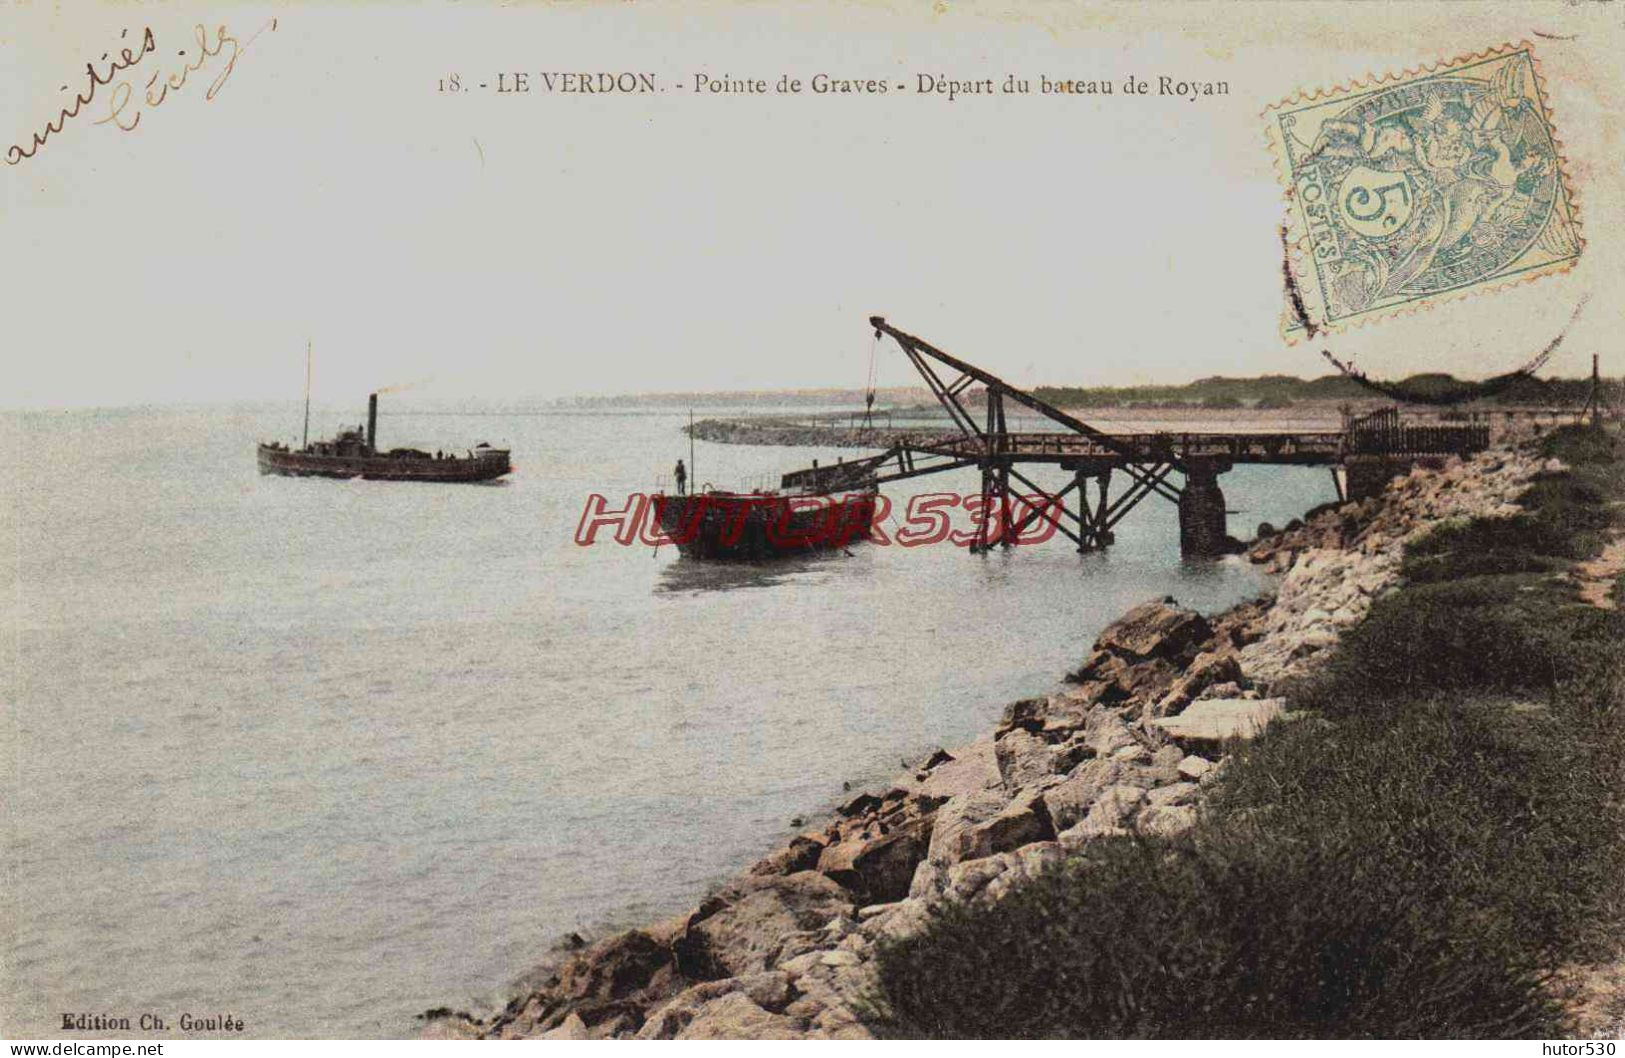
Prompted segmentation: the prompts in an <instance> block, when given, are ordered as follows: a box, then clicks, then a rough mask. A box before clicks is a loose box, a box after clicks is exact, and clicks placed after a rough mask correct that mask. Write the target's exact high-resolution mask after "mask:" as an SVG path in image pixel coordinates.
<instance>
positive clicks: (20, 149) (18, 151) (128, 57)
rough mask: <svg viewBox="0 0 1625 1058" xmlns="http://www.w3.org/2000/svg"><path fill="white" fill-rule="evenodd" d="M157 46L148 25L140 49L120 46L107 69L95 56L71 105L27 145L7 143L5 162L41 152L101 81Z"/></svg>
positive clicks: (92, 96) (92, 95)
mask: <svg viewBox="0 0 1625 1058" xmlns="http://www.w3.org/2000/svg"><path fill="white" fill-rule="evenodd" d="M129 32H130V31H129V30H125V31H124V32H123V33H120V34H119V38H120V39H121V40H122V39H123V38H124V37H126V36H127V35H128V34H129ZM157 47H158V41H157V40H156V39H155V38H154V37H153V35H152V27H151V26H148V27H147V28H146V29H144V30H142V31H141V50H140V51H138V52H135V53H133V54H132V53H131V51H130V49H129V48H121V49H119V57H118V58H116V59H114V60H112V61H111V62H109V63H108V64H107V70H106V72H98V71H97V69H96V63H95V61H94V60H93V61H91V62H87V63H85V74H86V76H88V77H89V79H90V83H89V84H88V85H86V86H85V87H84V88H82V89H80V90H79V92H78V93H77V94H75V95H74V97H73V104H72V105H71V106H66V107H63V108H62V110H61V111H60V112H59V113H58V114H57V116H56V117H54V118H52V119H51V120H50V121H47V122H46V123H45V127H44V128H42V129H40V130H39V131H38V132H36V133H34V135H33V136H32V137H31V138H30V139H29V141H28V144H27V146H24V145H23V144H21V143H13V144H12V145H11V146H10V147H7V148H6V164H7V165H17V164H18V163H19V162H21V161H22V160H23V159H25V158H32V157H34V155H35V154H37V153H39V149H40V148H41V147H43V146H45V143H46V141H47V140H49V139H50V138H51V137H52V136H54V135H56V134H57V133H59V132H61V131H62V129H63V127H64V126H66V125H67V123H68V120H69V119H70V118H76V117H78V116H79V112H80V111H81V110H83V109H84V108H85V107H86V106H87V105H88V104H89V103H90V102H91V101H92V100H93V99H95V98H96V89H98V88H100V87H101V86H102V85H105V84H111V83H112V81H113V75H114V74H116V73H118V72H119V71H120V70H128V69H129V68H130V67H132V66H134V65H135V64H136V63H138V62H140V61H141V60H142V59H143V58H145V57H146V56H147V55H148V54H149V53H150V52H152V51H155V50H156V49H157ZM106 58H107V53H106V52H103V53H102V59H103V60H105V59H106ZM62 90H63V91H64V92H66V91H67V90H68V86H67V85H63V86H62Z"/></svg>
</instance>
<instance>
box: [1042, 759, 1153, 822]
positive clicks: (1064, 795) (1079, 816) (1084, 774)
mask: <svg viewBox="0 0 1625 1058" xmlns="http://www.w3.org/2000/svg"><path fill="white" fill-rule="evenodd" d="M1151 783H1152V773H1151V772H1150V770H1148V769H1146V768H1144V767H1142V766H1140V765H1137V764H1132V763H1128V762H1125V761H1119V760H1110V759H1096V760H1086V761H1084V762H1083V763H1082V764H1080V765H1078V766H1077V767H1076V768H1074V769H1073V770H1072V774H1071V775H1069V776H1067V777H1066V779H1065V780H1063V781H1062V782H1060V783H1058V784H1057V785H1055V786H1052V787H1050V788H1049V789H1047V790H1045V791H1044V806H1045V807H1046V808H1047V809H1048V810H1049V814H1050V821H1051V823H1052V824H1053V825H1054V827H1055V829H1056V830H1057V831H1062V830H1066V829H1068V828H1069V827H1072V826H1074V825H1076V824H1077V823H1079V822H1082V820H1083V818H1084V817H1085V816H1087V815H1088V814H1089V809H1090V808H1091V807H1093V806H1094V803H1095V801H1096V800H1097V799H1098V798H1099V797H1100V795H1101V793H1102V792H1103V791H1104V790H1105V789H1106V788H1107V787H1109V786H1119V785H1122V786H1137V787H1140V788H1141V789H1145V788H1147V787H1149V786H1150V785H1151Z"/></svg>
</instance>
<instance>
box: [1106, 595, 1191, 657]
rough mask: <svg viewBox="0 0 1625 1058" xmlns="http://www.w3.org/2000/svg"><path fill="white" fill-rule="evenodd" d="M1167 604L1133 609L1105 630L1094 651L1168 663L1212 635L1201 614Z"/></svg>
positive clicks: (1152, 604)
mask: <svg viewBox="0 0 1625 1058" xmlns="http://www.w3.org/2000/svg"><path fill="white" fill-rule="evenodd" d="M1170 602H1171V600H1169V601H1164V602H1148V603H1143V604H1141V605H1139V606H1136V607H1135V608H1134V609H1132V610H1130V611H1129V612H1128V613H1126V614H1124V615H1123V616H1122V617H1120V618H1118V619H1117V620H1116V621H1114V622H1112V623H1111V624H1110V625H1107V626H1106V630H1105V631H1103V632H1101V633H1100V638H1099V639H1098V640H1096V641H1095V646H1096V648H1097V649H1101V650H1109V651H1111V652H1112V653H1114V654H1120V655H1124V656H1126V657H1129V658H1134V659H1146V658H1165V659H1171V658H1175V657H1177V656H1179V655H1180V654H1182V653H1184V652H1185V651H1186V650H1187V649H1188V648H1190V647H1192V646H1195V645H1196V644H1197V643H1200V642H1201V641H1203V640H1204V639H1206V638H1207V637H1208V636H1209V635H1210V634H1211V633H1212V631H1213V630H1212V628H1211V627H1209V625H1208V623H1207V620H1206V619H1205V618H1204V617H1203V616H1202V615H1201V614H1199V613H1197V612H1196V611H1194V610H1185V609H1181V608H1180V607H1178V606H1174V605H1170V604H1169V603H1170Z"/></svg>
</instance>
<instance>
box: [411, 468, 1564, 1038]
mask: <svg viewBox="0 0 1625 1058" xmlns="http://www.w3.org/2000/svg"><path fill="white" fill-rule="evenodd" d="M1543 469H1544V470H1557V469H1560V466H1558V465H1555V464H1554V463H1547V464H1542V463H1541V462H1540V461H1539V460H1536V459H1533V458H1531V457H1529V456H1527V455H1523V454H1520V453H1514V452H1505V451H1500V452H1491V453H1485V454H1482V455H1480V456H1477V457H1475V458H1473V459H1471V460H1468V461H1460V460H1454V461H1452V462H1451V463H1449V464H1448V465H1446V466H1444V467H1442V468H1440V469H1435V470H1424V469H1418V470H1415V471H1413V472H1412V473H1410V474H1409V475H1407V476H1405V477H1402V478H1398V479H1396V480H1395V481H1393V482H1391V483H1390V485H1389V487H1388V489H1387V490H1386V491H1385V492H1384V493H1383V494H1382V495H1381V496H1378V497H1374V498H1372V499H1370V500H1366V501H1364V502H1361V503H1348V504H1343V505H1341V506H1337V507H1332V508H1327V509H1322V510H1320V511H1318V512H1316V513H1314V514H1313V515H1312V516H1311V517H1309V518H1308V519H1307V520H1306V521H1303V522H1295V523H1294V524H1293V525H1291V526H1289V527H1287V528H1286V529H1285V530H1282V531H1278V532H1277V531H1273V530H1270V531H1266V532H1263V533H1261V535H1260V537H1259V539H1258V540H1257V541H1256V542H1255V543H1254V544H1253V545H1252V547H1251V549H1250V550H1249V551H1248V555H1249V557H1250V558H1251V560H1252V561H1254V562H1257V563H1261V564H1263V565H1264V566H1265V567H1266V568H1267V569H1269V570H1271V571H1272V572H1275V573H1278V574H1280V575H1281V580H1280V582H1279V585H1278V589H1277V591H1276V593H1275V594H1274V595H1273V596H1271V597H1266V598H1261V599H1258V600H1255V601H1253V602H1250V603H1245V604H1243V605H1241V606H1237V607H1235V608H1233V609H1231V610H1228V611H1226V612H1224V613H1222V614H1219V615H1217V616H1213V617H1204V616H1203V615H1201V614H1198V613H1195V612H1193V611H1191V610H1187V609H1183V608H1181V607H1179V606H1178V605H1177V604H1175V603H1174V602H1173V600H1171V599H1169V600H1163V601H1160V602H1148V603H1145V604H1143V605H1141V606H1138V607H1136V608H1134V609H1133V610H1131V611H1129V612H1128V613H1127V614H1125V615H1124V616H1123V617H1122V618H1120V619H1119V620H1117V621H1116V622H1114V623H1113V624H1111V625H1110V626H1108V627H1107V628H1106V629H1105V630H1104V631H1103V632H1102V633H1101V634H1100V636H1099V638H1098V639H1097V640H1096V642H1095V644H1094V647H1093V649H1092V650H1091V651H1090V652H1089V653H1088V654H1087V655H1086V656H1085V657H1084V658H1083V659H1082V662H1081V664H1080V665H1079V666H1078V668H1077V669H1076V670H1075V671H1074V672H1072V673H1070V674H1069V675H1068V676H1067V677H1066V682H1065V684H1064V685H1063V688H1064V689H1062V690H1060V691H1057V692H1056V693H1053V694H1050V695H1047V696H1044V697H1039V698H1029V699H1023V700H1021V701H1017V702H1013V703H1011V704H1010V705H1009V706H1007V707H1006V709H1005V710H1004V715H1003V718H1002V720H1001V722H1000V724H999V725H998V727H997V728H996V729H995V731H994V732H993V733H992V734H991V735H990V736H988V737H987V738H985V739H983V740H981V741H979V742H976V743H974V744H972V745H970V746H967V747H963V748H961V749H957V750H955V751H953V752H948V751H945V750H938V751H937V752H936V753H934V754H933V755H932V756H931V757H930V758H928V759H927V760H924V761H922V762H921V763H920V764H919V765H918V766H917V767H916V768H914V769H913V770H912V771H911V772H910V773H909V774H907V775H905V776H902V777H900V778H899V780H898V781H897V782H896V784H895V785H893V786H892V787H891V788H889V789H886V790H884V791H881V792H877V793H862V794H859V795H857V796H855V797H853V798H851V799H850V800H849V801H847V802H846V803H845V804H843V805H841V806H840V807H839V808H838V809H837V810H836V812H835V814H834V817H833V818H832V819H830V820H829V821H828V822H827V823H826V824H825V825H823V826H821V827H817V828H814V829H810V830H807V831H806V832H804V833H801V834H798V835H796V836H795V837H793V838H791V839H790V840H789V841H788V842H787V843H786V844H785V845H783V846H782V847H780V848H779V849H777V850H775V851H774V852H773V853H771V854H770V855H768V856H767V857H765V858H763V859H762V860H761V861H759V862H758V863H756V864H755V865H754V866H753V867H751V868H750V869H749V870H748V871H747V872H746V873H745V874H743V875H741V876H739V877H737V878H735V879H733V880H732V881H730V882H729V883H727V884H726V885H725V886H723V887H722V888H721V889H719V890H718V891H716V892H715V893H714V894H713V895H711V896H709V897H708V898H707V899H706V900H705V901H704V902H702V903H701V904H700V906H698V907H696V908H694V909H693V910H691V911H689V912H688V913H686V914H683V915H678V916H676V917H674V918H671V919H667V920H666V921H663V922H660V923H656V924H654V925H651V926H648V927H646V928H644V929H635V930H629V931H627V932H624V933H620V934H617V935H614V936H611V937H607V938H604V939H602V940H600V941H598V942H597V943H594V944H591V945H586V944H585V943H580V944H578V946H577V948H576V950H574V951H571V952H569V953H568V954H566V955H565V956H564V957H563V959H562V961H561V962H559V963H558V964H557V965H556V966H554V967H553V968H552V969H550V970H546V971H542V972H541V975H542V976H543V977H544V979H543V980H542V982H541V983H540V984H539V985H538V986H535V987H531V988H528V989H527V990H526V991H524V992H523V993H522V994H520V995H517V996H515V997H514V998H513V1000H512V1001H511V1002H509V1003H508V1005H507V1007H506V1008H505V1009H504V1010H503V1011H501V1012H500V1013H498V1014H496V1015H495V1016H493V1017H491V1018H489V1019H479V1018H474V1017H471V1016H469V1015H466V1014H462V1013H452V1012H449V1011H445V1010H441V1011H434V1012H430V1013H429V1014H428V1015H425V1016H426V1017H427V1018H428V1019H429V1027H428V1030H427V1033H428V1034H429V1035H433V1036H452V1037H485V1038H505V1039H507V1038H524V1037H543V1038H554V1039H560V1038H563V1039H569V1038H602V1037H638V1038H645V1039H667V1038H681V1039H706V1038H803V1037H821V1038H829V1037H834V1038H860V1037H865V1036H867V1035H868V1032H867V1030H866V1029H865V1027H864V1026H863V1024H862V1022H861V1021H860V1019H859V1016H858V1013H857V1011H858V1009H859V1008H860V1007H861V1003H862V996H863V995H864V993H865V991H866V989H867V988H868V986H869V984H870V972H871V971H870V959H871V955H872V952H873V949H874V946H875V945H876V944H877V943H878V942H880V941H882V940H884V939H886V938H895V937H901V936H906V935H908V934H910V933H912V932H915V931H917V930H919V929H921V928H922V927H923V926H924V925H926V924H927V923H928V922H929V921H930V920H931V918H932V916H933V915H934V914H935V913H936V912H937V909H939V908H940V907H941V906H942V904H943V903H944V902H945V901H950V900H957V901H994V900H998V899H1000V898H1001V897H1002V896H1003V895H1004V894H1005V893H1006V892H1008V891H1009V890H1010V889H1011V888H1012V887H1013V886H1016V885H1018V884H1019V883H1020V882H1021V881H1022V880H1023V879H1025V878H1028V877H1030V876H1032V875H1033V874H1035V873H1037V872H1039V871H1041V870H1043V869H1044V868H1045V867H1046V866H1048V865H1050V864H1053V863H1055V862H1057V861H1059V860H1062V859H1064V858H1066V857H1068V856H1070V855H1073V854H1075V853H1076V852H1077V851H1079V850H1080V849H1082V848H1083V847H1084V846H1086V845H1087V844H1088V843H1089V842H1092V841H1097V840H1100V839H1102V838H1105V837H1109V836H1112V835H1122V834H1126V833H1129V832H1131V831H1134V830H1138V831H1140V832H1149V833H1164V834H1167V833H1177V832H1179V831H1181V830H1184V829H1186V828H1188V827H1190V826H1192V825H1193V824H1194V823H1195V821H1196V818H1197V813H1198V811H1199V810H1200V806H1201V803H1202V799H1203V796H1204V794H1205V792H1206V791H1207V789H1208V787H1210V786H1211V785H1212V784H1213V782H1214V781H1215V780H1216V779H1217V778H1218V776H1219V775H1220V774H1222V772H1223V769H1224V766H1225V761H1226V758H1225V757H1224V747H1225V746H1226V744H1227V743H1228V742H1229V740H1231V739H1234V738H1245V737H1248V736H1250V735H1251V734H1254V733H1256V732H1257V731H1258V730H1259V729H1261V728H1262V726H1263V725H1265V724H1267V723H1268V722H1269V721H1270V720H1271V719H1273V718H1274V717H1276V716H1279V715H1281V713H1282V712H1283V709H1284V706H1285V703H1284V701H1283V700H1282V699H1280V698H1277V697H1272V696H1271V695H1272V692H1274V691H1276V690H1278V689H1279V687H1280V685H1281V682H1282V681H1283V680H1284V679H1286V678H1288V677H1292V676H1296V675H1300V674H1302V673H1303V672H1305V671H1307V670H1309V669H1310V668H1311V667H1312V666H1314V665H1315V664H1316V663H1317V660H1318V659H1320V658H1322V657H1323V656H1324V655H1325V653H1326V652H1327V651H1328V650H1329V649H1330V648H1331V647H1333V646H1334V645H1335V644H1336V643H1337V641H1338V639H1339V637H1340V635H1341V634H1342V632H1343V631H1344V630H1346V629H1348V628H1350V627H1352V626H1353V625H1355V624H1357V623H1358V622H1359V621H1360V620H1361V619H1362V618H1363V617H1364V616H1365V614H1366V612H1367V611H1368V610H1369V608H1370V606H1371V603H1372V601H1373V600H1374V599H1375V598H1377V597H1378V596H1380V595H1381V594H1382V593H1383V592H1384V591H1386V590H1387V589H1388V588H1390V587H1391V586H1392V585H1393V584H1394V583H1395V581H1396V580H1397V579H1398V577H1399V566H1400V560H1401V557H1402V553H1403V549H1404V546H1405V544H1406V543H1407V542H1409V541H1410V540H1412V539H1414V538H1415V537H1417V536H1418V535H1420V534H1422V533H1424V532H1426V531H1428V530H1429V529H1430V528H1432V527H1433V526H1434V525H1436V524H1438V523H1440V522H1442V521H1446V520H1449V519H1455V518H1471V517H1478V516H1492V517H1493V516H1504V515H1509V514H1512V513H1514V512H1516V511H1517V510H1518V509H1519V508H1518V506H1517V498H1518V496H1519V495H1520V493H1521V492H1522V491H1523V489H1524V488H1525V487H1526V486H1527V484H1528V482H1529V481H1530V479H1531V478H1532V477H1533V476H1534V475H1535V474H1536V473H1538V472H1540V471H1542V470H1543ZM1261 528H1267V527H1261Z"/></svg>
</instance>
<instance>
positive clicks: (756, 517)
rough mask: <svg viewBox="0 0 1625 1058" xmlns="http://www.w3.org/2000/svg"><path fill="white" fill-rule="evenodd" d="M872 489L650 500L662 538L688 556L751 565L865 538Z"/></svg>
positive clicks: (717, 494) (872, 501)
mask: <svg viewBox="0 0 1625 1058" xmlns="http://www.w3.org/2000/svg"><path fill="white" fill-rule="evenodd" d="M875 499H876V494H875V492H874V491H873V490H868V491H862V492H854V493H848V494H845V495H838V496H795V497H786V496H778V495H756V494H749V493H732V492H706V493H701V494H699V495H696V496H656V497H655V505H656V512H657V514H658V517H659V521H660V529H661V532H662V533H663V534H664V536H665V538H666V539H667V540H669V541H670V542H671V543H674V544H676V545H677V549H678V551H680V552H681V553H682V554H684V555H686V556H689V557H691V558H702V559H726V560H741V561H751V560H759V559H768V558H777V557H780V556H785V555H805V554H808V553H809V552H814V551H826V550H831V549H834V548H842V547H845V546H847V545H848V544H850V543H852V542H854V541H856V540H867V539H869V536H870V531H871V528H872V526H873V523H874V511H875Z"/></svg>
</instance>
